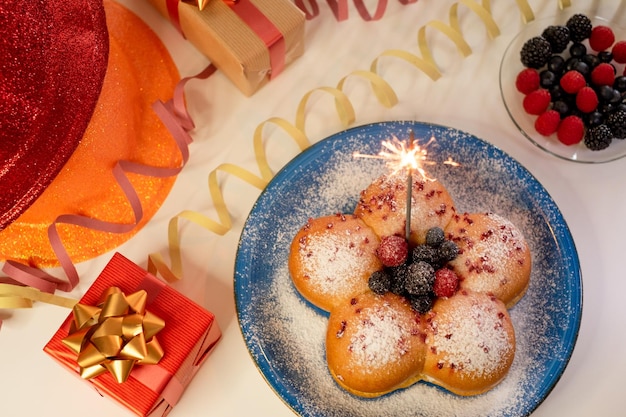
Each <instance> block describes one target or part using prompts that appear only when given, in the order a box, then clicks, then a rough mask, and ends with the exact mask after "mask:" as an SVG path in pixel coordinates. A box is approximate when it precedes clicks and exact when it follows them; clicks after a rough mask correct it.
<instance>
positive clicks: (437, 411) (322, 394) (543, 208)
mask: <svg viewBox="0 0 626 417" xmlns="http://www.w3.org/2000/svg"><path fill="white" fill-rule="evenodd" d="M373 126H374V127H370V128H368V127H365V128H356V129H355V130H352V131H348V132H347V133H342V134H340V135H338V137H337V138H336V139H335V140H333V141H326V142H325V143H322V144H320V146H321V149H319V150H316V151H315V152H317V156H315V155H314V156H315V157H312V156H310V155H306V153H305V154H304V155H303V158H302V159H300V160H299V161H298V163H297V164H296V163H294V164H293V165H292V166H290V167H287V169H286V170H285V171H284V172H283V174H284V175H282V176H280V175H279V176H277V179H276V180H277V181H276V182H274V183H273V184H271V185H270V187H269V188H268V190H267V191H266V192H265V193H264V194H263V195H262V196H261V198H259V201H258V202H257V205H256V206H255V208H254V209H253V211H252V213H251V216H250V218H249V220H248V222H247V224H246V227H245V229H244V232H243V234H242V240H241V248H240V251H239V253H238V257H237V266H236V282H235V287H236V298H237V308H238V313H239V319H240V324H241V327H242V330H243V333H244V337H245V339H246V343H247V345H248V347H249V349H250V352H251V355H252V356H253V358H254V359H255V361H256V362H257V364H258V365H259V367H260V369H261V371H262V372H263V374H264V375H265V376H266V379H267V380H268V382H269V383H270V384H271V385H272V386H273V388H274V389H276V390H277V392H278V393H279V395H280V396H281V397H282V398H283V399H284V400H285V401H286V403H287V404H289V406H290V407H292V408H293V409H294V410H295V411H296V412H297V413H298V414H300V415H302V416H315V417H330V416H346V415H351V416H357V415H358V416H365V417H368V416H371V417H383V416H394V417H395V416H398V415H411V416H423V417H427V416H428V417H435V416H436V417H455V416H460V415H462V416H464V417H485V416H489V417H510V416H519V415H527V414H530V412H532V410H533V409H534V407H536V405H537V404H538V403H539V402H540V401H541V400H542V398H543V396H544V395H546V393H547V392H549V390H550V388H551V387H552V383H554V382H555V379H557V378H558V375H560V372H562V370H563V367H564V365H565V364H566V363H567V361H568V359H569V355H570V354H571V349H572V347H573V344H572V343H571V340H572V337H574V338H575V333H576V331H577V324H578V323H579V322H578V320H579V317H580V305H579V304H578V301H577V297H576V295H575V293H576V291H577V290H578V291H579V288H577V287H576V285H578V281H577V279H579V277H578V276H572V273H575V269H576V268H577V261H578V260H577V257H576V254H575V251H573V252H572V251H571V250H570V249H571V246H570V245H571V236H570V235H569V232H568V231H567V227H566V226H564V225H563V223H562V222H563V220H562V218H561V217H560V213H559V212H558V209H556V208H555V207H554V203H553V202H552V200H551V199H550V197H549V196H548V195H547V193H546V192H545V190H544V189H543V188H541V187H540V186H539V185H538V184H536V183H535V182H534V181H533V180H532V178H530V179H529V177H528V174H527V173H526V172H525V171H524V170H523V169H521V168H520V167H519V165H518V164H517V163H515V162H514V161H512V160H511V159H509V158H507V157H503V156H502V155H501V154H499V153H498V152H494V151H493V149H492V148H490V147H488V146H486V145H484V144H483V143H482V142H480V141H477V140H476V139H475V138H473V137H471V136H469V135H467V134H464V133H462V132H458V131H456V130H453V129H447V128H443V127H437V126H430V125H422V124H417V123H388V124H377V125H373ZM409 128H410V129H412V130H413V131H414V132H415V135H416V138H422V137H423V138H430V137H431V136H435V138H437V142H436V143H434V144H433V145H432V146H431V147H430V148H429V155H430V156H431V157H432V158H433V159H436V160H438V161H444V160H446V159H447V158H448V157H452V159H454V160H455V161H457V162H459V163H460V164H461V166H460V167H457V168H453V167H450V166H448V165H442V164H437V165H434V166H432V167H429V174H430V175H431V176H433V177H436V178H438V179H439V180H440V181H441V182H442V183H443V184H444V185H445V186H446V188H447V189H448V191H449V193H450V195H451V196H452V198H453V199H454V201H455V204H456V206H457V209H458V210H459V211H468V212H479V211H497V212H498V213H500V214H501V215H502V216H504V217H506V218H507V219H509V220H510V221H511V222H512V223H513V224H515V225H516V226H517V227H518V228H519V229H520V231H521V232H522V233H523V235H524V237H525V238H526V240H527V242H528V244H529V247H530V249H531V254H532V257H533V271H532V275H531V283H530V287H529V289H528V291H527V293H526V295H525V296H524V298H522V300H521V301H520V302H519V303H518V304H517V305H516V306H515V307H514V308H513V309H512V310H510V315H511V321H512V323H513V326H514V328H515V332H516V346H517V349H516V354H515V359H514V362H513V365H512V366H511V369H510V370H509V373H508V375H507V377H506V378H505V379H504V381H503V382H502V383H501V384H499V385H498V386H496V387H495V388H494V389H492V390H490V391H489V392H487V393H485V394H483V395H479V396H475V397H467V398H465V397H458V396H456V395H453V394H450V393H449V392H447V391H445V390H442V389H439V388H437V387H434V386H432V385H430V384H427V383H417V384H415V385H413V386H411V387H410V388H408V389H404V390H400V391H396V392H393V393H391V394H388V395H385V396H383V397H380V398H377V399H374V400H364V399H362V398H357V397H354V396H352V395H350V394H348V393H346V392H345V391H344V390H342V389H341V388H339V387H338V386H337V385H336V384H335V382H334V381H333V379H332V377H331V376H330V373H329V372H328V370H327V366H326V360H325V350H324V340H325V334H326V324H327V321H328V319H327V316H326V315H325V314H324V313H323V312H321V311H320V310H317V309H315V308H313V307H312V306H311V305H310V304H309V303H308V302H306V301H304V299H303V298H302V297H300V296H299V294H298V293H297V291H296V290H295V289H294V287H293V285H292V283H291V279H290V277H289V271H288V267H287V260H288V252H289V245H290V243H291V240H292V239H293V236H294V235H295V234H296V233H297V231H298V230H299V228H300V227H301V226H302V225H304V224H305V223H306V220H307V219H308V218H309V217H316V216H322V215H328V214H332V213H335V212H339V211H341V212H350V211H351V210H353V209H354V207H355V204H356V201H357V200H358V192H359V190H361V189H363V188H365V187H366V186H367V185H368V184H369V183H370V182H371V181H372V180H373V179H374V178H376V177H377V176H378V175H380V174H381V173H383V172H384V171H385V167H384V163H382V162H380V161H375V160H365V159H358V160H354V159H353V158H352V156H351V155H352V152H354V151H359V152H361V153H370V154H374V153H377V152H378V151H379V150H380V146H379V144H380V141H381V140H383V139H386V138H388V137H390V135H391V134H394V135H396V136H398V137H400V138H402V137H404V135H405V133H406V132H407V131H408V129H409ZM311 160H313V161H315V162H314V163H312V162H310V161H311ZM311 170H314V171H315V172H317V173H318V174H317V175H314V176H312V175H311V174H310V172H311ZM555 239H558V241H557V240H555ZM572 334H573V335H574V336H572Z"/></svg>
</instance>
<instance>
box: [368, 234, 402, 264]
mask: <svg viewBox="0 0 626 417" xmlns="http://www.w3.org/2000/svg"><path fill="white" fill-rule="evenodd" d="M408 254H409V244H408V243H407V241H406V240H405V239H404V238H403V237H401V236H395V235H393V236H385V237H383V238H382V239H381V241H380V245H379V246H378V249H376V255H377V256H378V259H380V261H381V262H382V263H383V265H385V266H399V265H402V264H403V263H404V261H406V258H407V256H408Z"/></svg>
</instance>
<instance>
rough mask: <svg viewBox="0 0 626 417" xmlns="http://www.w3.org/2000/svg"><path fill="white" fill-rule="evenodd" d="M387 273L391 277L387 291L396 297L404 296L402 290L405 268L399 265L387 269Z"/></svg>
mask: <svg viewBox="0 0 626 417" xmlns="http://www.w3.org/2000/svg"><path fill="white" fill-rule="evenodd" d="M387 273H388V274H389V275H390V277H391V283H390V285H389V291H391V292H392V293H394V294H396V295H402V296H404V295H406V291H405V290H404V283H405V282H406V274H407V266H406V265H400V266H396V267H394V268H388V269H387Z"/></svg>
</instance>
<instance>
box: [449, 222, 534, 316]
mask: <svg viewBox="0 0 626 417" xmlns="http://www.w3.org/2000/svg"><path fill="white" fill-rule="evenodd" d="M445 233H446V238H447V239H450V240H452V241H453V242H455V243H456V244H457V246H458V247H459V255H458V256H457V258H456V259H454V260H453V261H452V262H450V266H451V267H452V268H453V269H454V272H456V273H457V275H458V276H459V277H460V278H461V282H460V288H464V289H469V290H472V291H478V292H485V293H492V294H494V295H495V296H496V297H498V298H499V299H500V300H502V301H503V302H504V304H505V305H506V306H507V307H508V308H510V307H512V306H513V305H514V304H515V303H516V302H517V301H518V300H519V299H520V298H521V297H522V296H523V295H524V293H525V292H526V289H527V288H528V284H529V280H530V271H531V256H530V249H529V247H528V244H527V243H526V240H525V239H524V236H523V235H522V233H521V232H520V231H519V230H518V229H517V227H516V226H515V225H513V223H511V222H510V221H509V220H507V219H505V218H503V217H501V216H499V215H497V214H494V213H465V214H459V215H455V216H454V217H453V219H452V221H451V222H450V223H449V224H448V227H447V228H446V229H445Z"/></svg>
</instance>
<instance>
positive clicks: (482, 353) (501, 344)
mask: <svg viewBox="0 0 626 417" xmlns="http://www.w3.org/2000/svg"><path fill="white" fill-rule="evenodd" d="M495 310H496V308H495V305H494V304H485V303H476V302H472V303H471V304H470V305H465V304H462V305H460V304H459V303H455V308H453V309H448V310H446V319H445V320H443V321H439V320H438V319H437V317H435V318H434V319H433V322H432V324H431V326H432V327H433V328H434V329H436V332H434V333H433V334H432V341H430V344H431V346H434V347H436V349H437V351H438V352H440V353H442V355H443V360H444V361H445V362H446V363H448V364H454V365H455V366H461V367H462V368H463V369H464V370H465V371H466V372H468V373H471V374H475V375H477V376H483V375H490V374H492V373H494V372H496V371H498V370H499V369H500V368H501V367H502V366H503V365H504V362H503V361H502V358H503V357H506V356H508V355H509V354H510V352H511V349H513V348H514V347H513V340H511V339H510V337H509V336H508V334H507V333H506V331H505V328H504V327H503V324H502V318H499V317H498V314H497V312H496V311H495Z"/></svg>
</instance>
